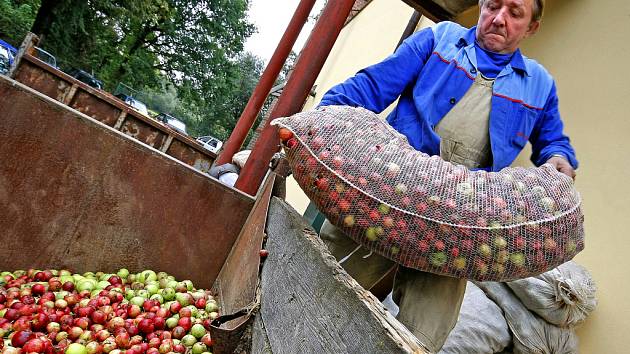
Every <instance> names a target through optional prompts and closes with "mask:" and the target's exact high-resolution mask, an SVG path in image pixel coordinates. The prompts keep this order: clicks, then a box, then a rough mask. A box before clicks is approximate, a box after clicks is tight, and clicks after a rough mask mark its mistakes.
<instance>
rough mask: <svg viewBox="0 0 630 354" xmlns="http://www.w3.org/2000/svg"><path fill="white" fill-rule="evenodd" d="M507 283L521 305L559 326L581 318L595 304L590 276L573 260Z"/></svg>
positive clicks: (573, 324) (569, 324)
mask: <svg viewBox="0 0 630 354" xmlns="http://www.w3.org/2000/svg"><path fill="white" fill-rule="evenodd" d="M507 284H508V286H509V287H510V288H511V289H512V291H514V294H516V296H517V297H518V298H519V299H520V300H521V302H522V303H523V304H524V305H525V307H527V308H528V309H529V310H531V311H534V312H535V313H537V314H538V315H540V317H542V318H544V319H545V320H546V321H547V322H549V323H552V324H555V325H556V326H560V327H574V326H575V325H577V324H579V323H581V322H583V321H584V320H585V319H586V317H587V316H588V315H589V314H590V313H591V312H593V310H594V309H595V306H596V305H597V299H596V298H595V291H596V286H595V282H594V281H593V278H592V277H591V275H590V273H589V272H588V270H586V268H584V267H582V266H581V265H579V264H577V263H575V262H573V261H569V262H567V263H564V264H561V265H560V266H558V267H557V268H554V269H552V270H550V271H548V272H545V273H543V274H540V275H537V276H535V277H531V278H525V279H520V280H516V281H512V282H509V283H507Z"/></svg>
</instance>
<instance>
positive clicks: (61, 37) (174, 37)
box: [0, 0, 263, 139]
mask: <svg viewBox="0 0 630 354" xmlns="http://www.w3.org/2000/svg"><path fill="white" fill-rule="evenodd" d="M248 7H249V0H131V1H129V0H23V1H18V0H14V1H11V0H0V37H4V38H7V39H9V40H10V41H11V42H12V43H16V44H19V42H21V38H23V36H24V35H25V34H26V32H27V29H29V28H32V30H33V31H35V33H36V34H38V35H39V36H40V39H41V42H40V45H41V46H42V47H43V48H44V49H46V50H47V51H49V52H51V53H52V54H53V55H55V56H56V57H57V61H58V63H60V67H61V68H62V69H64V70H67V69H70V68H78V69H83V70H85V71H88V72H92V73H94V74H95V76H97V77H98V78H99V79H101V80H102V81H103V82H104V83H105V88H106V89H107V90H109V91H112V90H114V88H115V87H116V86H117V84H118V83H119V82H124V83H125V84H127V85H129V86H132V87H134V88H136V89H138V90H141V91H143V92H145V93H146V95H145V97H144V98H145V99H146V100H147V101H150V102H147V103H148V104H149V106H153V107H151V108H153V109H155V110H159V111H162V110H164V111H168V113H172V114H173V115H176V116H179V117H180V118H181V119H182V120H184V121H186V123H188V125H189V126H190V128H191V130H192V133H193V134H213V135H217V136H218V137H219V138H221V139H225V138H227V136H228V135H229V132H230V131H231V129H232V128H233V127H234V124H235V122H236V119H238V117H239V115H240V113H241V111H242V109H243V108H244V106H245V104H246V103H247V99H248V98H249V95H250V94H251V91H252V90H253V88H254V87H255V85H256V83H257V81H258V78H259V76H260V74H261V72H262V69H263V63H262V60H261V59H260V58H257V57H255V56H253V55H252V54H249V53H243V45H244V41H245V39H246V38H247V37H248V36H250V35H251V34H252V33H253V32H254V30H255V28H254V26H253V25H252V24H251V23H249V22H248V21H247V17H246V11H247V9H248ZM37 10H39V11H37ZM31 26H32V27H31Z"/></svg>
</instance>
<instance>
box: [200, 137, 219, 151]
mask: <svg viewBox="0 0 630 354" xmlns="http://www.w3.org/2000/svg"><path fill="white" fill-rule="evenodd" d="M195 140H197V142H198V143H199V144H201V145H202V146H203V147H204V148H205V149H206V150H208V151H211V152H214V153H215V154H218V153H219V150H221V147H222V146H223V142H222V141H221V140H219V139H217V138H215V137H213V136H210V135H206V136H200V137H198V138H197V139H195Z"/></svg>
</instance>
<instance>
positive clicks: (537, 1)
mask: <svg viewBox="0 0 630 354" xmlns="http://www.w3.org/2000/svg"><path fill="white" fill-rule="evenodd" d="M485 2H486V0H479V7H482V6H483V3H485ZM544 7H545V1H544V0H533V2H532V21H540V19H541V18H542V16H543V9H544Z"/></svg>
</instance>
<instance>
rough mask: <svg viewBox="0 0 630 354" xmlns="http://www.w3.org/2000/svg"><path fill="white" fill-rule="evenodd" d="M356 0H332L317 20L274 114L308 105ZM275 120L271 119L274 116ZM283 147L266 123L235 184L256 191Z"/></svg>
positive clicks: (274, 131) (244, 190) (286, 113)
mask: <svg viewBox="0 0 630 354" xmlns="http://www.w3.org/2000/svg"><path fill="white" fill-rule="evenodd" d="M354 1H355V0H329V1H328V3H327V5H326V7H325V8H324V11H323V12H322V14H321V17H320V18H319V20H318V21H317V24H316V25H315V28H314V29H313V32H312V33H311V36H310V37H309V39H308V41H307V43H306V46H305V47H304V49H303V50H302V53H300V57H299V58H298V60H297V63H296V65H295V69H294V71H293V73H292V74H291V77H290V78H289V81H288V82H287V85H286V86H285V87H284V90H283V91H282V95H281V96H280V98H279V99H278V102H277V103H276V106H275V107H274V109H273V111H272V112H271V118H272V119H273V118H278V117H285V116H289V115H292V114H295V113H297V112H299V111H300V110H301V109H302V106H303V105H304V101H305V100H306V97H307V96H308V94H309V92H310V91H311V88H312V87H313V84H314V83H315V79H317V75H319V72H320V71H321V69H322V67H323V66H324V63H325V62H326V58H327V57H328V54H329V53H330V51H331V50H332V47H333V45H334V44H335V41H336V40H337V37H338V36H339V33H340V32H341V29H342V28H343V25H344V23H345V21H346V18H348V15H349V14H350V11H351V10H352V6H353V5H354ZM270 121H271V120H270ZM279 148H280V140H279V139H278V135H277V131H276V128H275V127H274V126H271V125H269V122H268V123H267V125H266V126H265V128H264V130H263V132H262V134H261V135H260V138H259V139H258V140H257V141H256V144H255V145H254V149H253V151H252V154H251V155H250V157H249V159H247V164H245V166H244V167H243V169H242V170H241V173H240V175H239V177H238V180H237V181H236V185H235V187H236V188H237V189H239V190H241V191H243V192H245V193H247V194H249V195H256V192H257V191H258V188H259V186H260V184H261V183H262V180H263V178H264V176H265V173H267V170H268V169H269V161H270V160H271V158H272V157H273V154H274V153H276V152H277V151H278V150H279Z"/></svg>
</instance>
